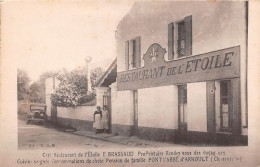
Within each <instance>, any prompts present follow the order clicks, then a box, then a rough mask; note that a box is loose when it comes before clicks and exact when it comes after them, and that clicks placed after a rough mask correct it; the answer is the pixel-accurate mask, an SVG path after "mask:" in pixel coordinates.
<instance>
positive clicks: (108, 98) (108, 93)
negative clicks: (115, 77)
mask: <svg viewBox="0 0 260 167" xmlns="http://www.w3.org/2000/svg"><path fill="white" fill-rule="evenodd" d="M104 107H107V110H108V112H109V120H108V127H109V132H110V131H111V124H112V121H111V120H112V118H111V116H112V114H111V113H112V111H111V89H110V88H109V89H108V90H107V91H106V92H104V95H103V109H104Z"/></svg>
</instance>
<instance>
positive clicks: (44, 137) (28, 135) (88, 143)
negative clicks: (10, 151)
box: [18, 120, 126, 149]
mask: <svg viewBox="0 0 260 167" xmlns="http://www.w3.org/2000/svg"><path fill="white" fill-rule="evenodd" d="M99 147H100V148H107V147H114V148H115V147H126V146H125V145H122V144H116V143H111V142H106V141H102V140H96V139H91V138H87V137H84V136H79V135H75V134H71V133H66V132H61V131H58V130H57V129H54V128H47V127H44V126H42V125H37V124H29V125H26V122H25V121H23V120H18V149H52V148H53V149H57V148H66V149H68V148H99Z"/></svg>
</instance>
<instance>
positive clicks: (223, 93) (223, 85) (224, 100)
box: [220, 80, 232, 132]
mask: <svg viewBox="0 0 260 167" xmlns="http://www.w3.org/2000/svg"><path fill="white" fill-rule="evenodd" d="M231 127H232V97H231V81H230V80H226V81H220V131H222V132H231Z"/></svg>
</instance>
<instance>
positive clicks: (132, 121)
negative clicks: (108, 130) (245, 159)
mask: <svg viewBox="0 0 260 167" xmlns="http://www.w3.org/2000/svg"><path fill="white" fill-rule="evenodd" d="M116 38H117V82H115V83H113V84H111V85H110V88H111V97H112V100H111V101H112V106H111V110H112V112H111V113H112V115H111V116H112V133H114V134H121V135H137V136H139V137H140V138H145V139H152V140H159V141H174V142H175V141H176V142H183V141H185V142H192V143H219V144H247V130H248V126H247V125H248V119H247V115H248V114H247V112H248V111H247V2H173V1H166V2H137V3H135V5H134V6H133V8H132V9H131V10H130V12H129V13H128V14H127V15H126V16H125V17H124V18H123V19H122V20H121V22H120V23H119V25H118V27H117V31H116Z"/></svg>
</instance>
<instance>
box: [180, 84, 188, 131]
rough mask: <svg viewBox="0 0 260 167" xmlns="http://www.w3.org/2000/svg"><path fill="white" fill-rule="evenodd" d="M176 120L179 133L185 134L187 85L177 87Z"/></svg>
mask: <svg viewBox="0 0 260 167" xmlns="http://www.w3.org/2000/svg"><path fill="white" fill-rule="evenodd" d="M178 120H179V121H178V123H179V131H180V132H181V133H183V132H187V85H179V86H178Z"/></svg>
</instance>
